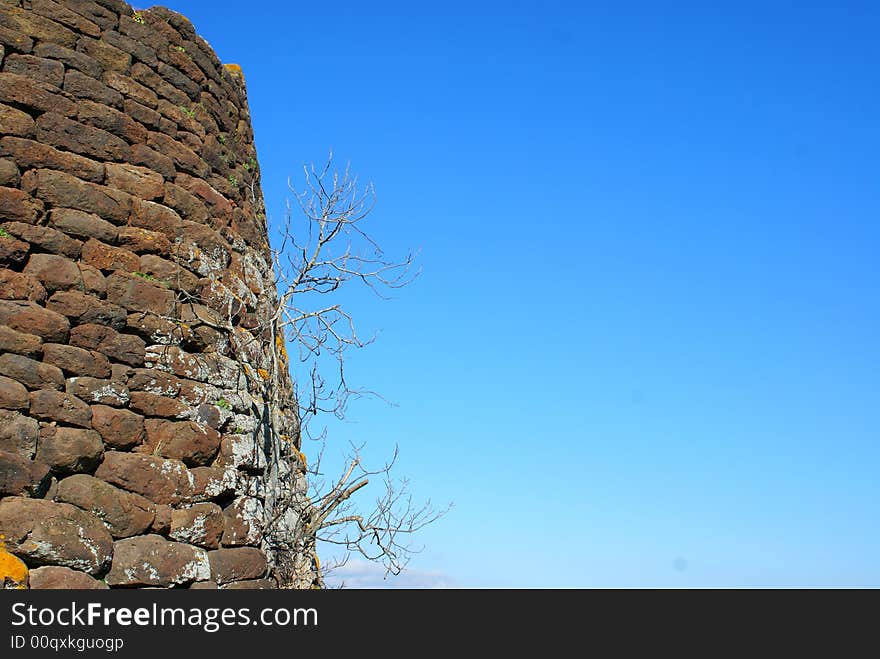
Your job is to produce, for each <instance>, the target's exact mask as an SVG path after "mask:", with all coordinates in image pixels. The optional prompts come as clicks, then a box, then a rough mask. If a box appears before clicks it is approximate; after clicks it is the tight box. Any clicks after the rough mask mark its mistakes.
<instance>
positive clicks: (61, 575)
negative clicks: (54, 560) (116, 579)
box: [28, 565, 108, 590]
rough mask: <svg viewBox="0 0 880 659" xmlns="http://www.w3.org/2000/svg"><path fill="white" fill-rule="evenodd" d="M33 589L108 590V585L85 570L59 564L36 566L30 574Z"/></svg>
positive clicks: (29, 583)
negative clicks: (81, 570)
mask: <svg viewBox="0 0 880 659" xmlns="http://www.w3.org/2000/svg"><path fill="white" fill-rule="evenodd" d="M28 586H29V587H30V589H31V590H107V588H108V586H107V584H105V583H101V582H100V581H98V580H97V579H95V578H94V577H90V576H89V575H88V574H86V573H85V572H80V571H79V570H71V569H70V568H67V567H59V566H57V565H44V566H43V567H38V568H34V569H33V570H31V571H30V573H29V574H28Z"/></svg>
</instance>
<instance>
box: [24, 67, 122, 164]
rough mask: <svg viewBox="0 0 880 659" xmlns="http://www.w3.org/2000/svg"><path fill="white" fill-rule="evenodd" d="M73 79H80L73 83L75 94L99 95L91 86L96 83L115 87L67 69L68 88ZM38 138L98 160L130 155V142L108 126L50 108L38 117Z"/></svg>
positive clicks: (103, 86) (120, 100) (120, 101)
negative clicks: (101, 127)
mask: <svg viewBox="0 0 880 659" xmlns="http://www.w3.org/2000/svg"><path fill="white" fill-rule="evenodd" d="M71 79H74V80H77V81H79V82H78V84H77V85H76V86H75V87H74V86H71V87H73V88H74V89H76V90H77V91H76V92H74V93H75V94H81V95H86V94H91V95H90V96H89V95H86V98H92V97H94V96H99V94H98V93H97V92H96V91H95V90H93V89H91V87H92V86H93V85H100V86H101V87H102V88H104V89H106V90H107V91H108V92H112V91H113V90H111V89H109V88H108V87H106V86H105V85H102V84H101V83H99V82H98V81H97V80H95V79H94V78H90V77H89V76H86V75H83V74H82V73H80V72H79V71H68V72H67V76H66V82H65V89H67V88H68V87H69V85H68V84H67V83H68V82H69V81H70V80H71ZM83 87H85V89H84V88H83ZM113 93H115V92H113ZM119 105H120V106H121V105H122V97H121V96H119ZM37 140H39V141H40V142H43V143H44V144H49V145H51V146H54V147H57V148H60V149H66V150H68V151H73V152H74V153H78V154H80V155H83V156H87V157H90V158H96V159H98V160H124V159H126V158H127V157H128V145H127V144H126V143H125V141H124V140H123V139H122V138H119V137H116V135H114V134H113V133H108V132H107V131H106V130H102V129H100V128H95V127H93V126H87V125H85V124H81V123H79V122H78V121H73V120H72V119H68V118H67V117H62V116H61V115H60V114H56V113H54V112H47V113H45V114H43V115H41V116H40V118H39V119H37Z"/></svg>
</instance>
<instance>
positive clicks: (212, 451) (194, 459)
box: [143, 419, 220, 467]
mask: <svg viewBox="0 0 880 659" xmlns="http://www.w3.org/2000/svg"><path fill="white" fill-rule="evenodd" d="M144 426H145V428H146V431H147V442H146V444H144V447H143V449H144V450H149V451H150V452H152V453H155V454H158V455H161V456H162V457H165V458H173V459H176V460H180V461H182V462H183V463H184V464H186V465H187V466H193V467H198V466H204V465H207V464H208V463H210V462H211V460H213V459H214V456H215V455H216V454H217V449H218V447H219V446H220V433H218V432H217V431H216V430H214V429H212V428H207V427H204V426H200V425H198V424H197V423H193V422H192V421H179V422H174V421H166V420H164V419H147V420H146V421H144Z"/></svg>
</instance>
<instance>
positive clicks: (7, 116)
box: [0, 104, 34, 137]
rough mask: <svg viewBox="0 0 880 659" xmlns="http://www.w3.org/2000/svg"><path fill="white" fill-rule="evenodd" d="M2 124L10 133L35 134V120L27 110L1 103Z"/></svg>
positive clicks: (0, 118)
mask: <svg viewBox="0 0 880 659" xmlns="http://www.w3.org/2000/svg"><path fill="white" fill-rule="evenodd" d="M0 126H3V132H4V133H6V134H8V135H18V136H19V137H30V136H31V135H33V134H34V120H33V119H32V118H31V116H30V115H29V114H28V113H27V112H22V111H21V110H17V109H15V108H11V107H9V106H8V105H3V104H0Z"/></svg>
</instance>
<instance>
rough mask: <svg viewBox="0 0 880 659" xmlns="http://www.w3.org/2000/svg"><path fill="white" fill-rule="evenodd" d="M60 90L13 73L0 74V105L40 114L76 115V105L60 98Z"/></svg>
mask: <svg viewBox="0 0 880 659" xmlns="http://www.w3.org/2000/svg"><path fill="white" fill-rule="evenodd" d="M60 92H61V90H60V89H58V88H57V87H53V86H52V85H47V84H46V83H42V82H37V81H36V80H30V79H29V78H26V77H25V76H21V75H17V74H15V73H0V103H8V104H10V105H19V106H23V107H26V108H31V109H34V110H39V111H40V112H50V111H51V112H59V113H61V114H63V115H65V116H68V117H69V116H71V115H73V114H75V113H76V105H75V104H74V103H73V102H72V101H70V100H68V99H66V98H64V97H63V96H61V94H60Z"/></svg>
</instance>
